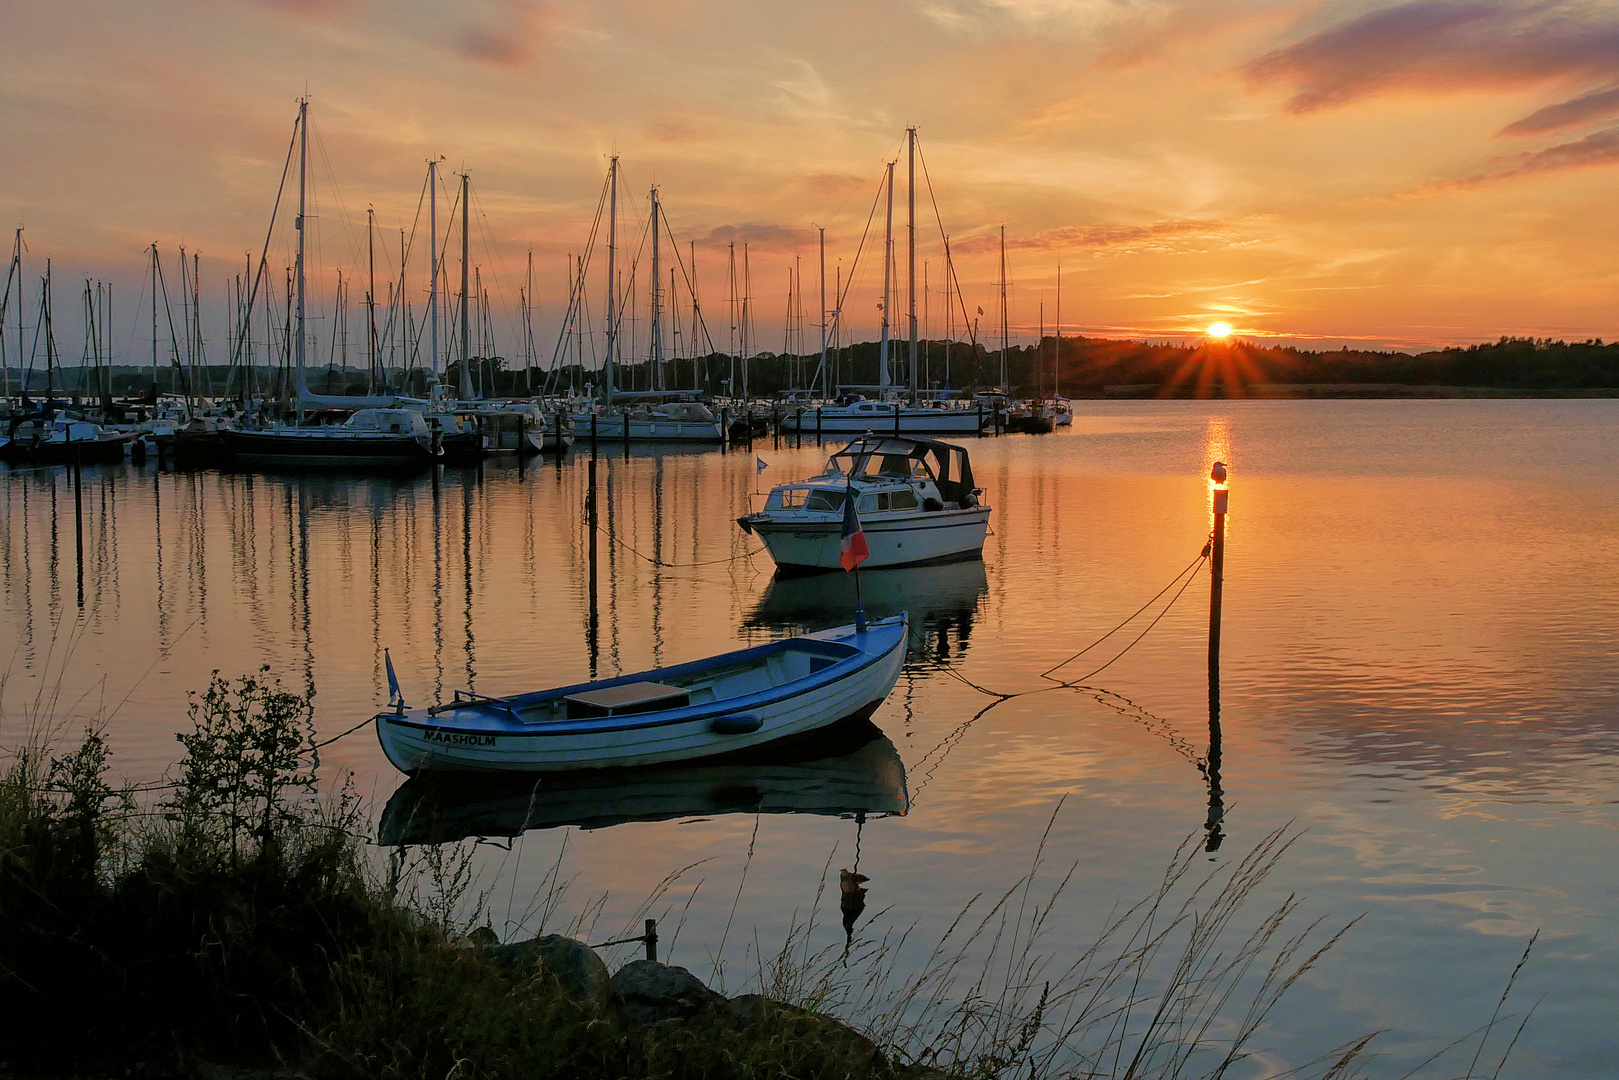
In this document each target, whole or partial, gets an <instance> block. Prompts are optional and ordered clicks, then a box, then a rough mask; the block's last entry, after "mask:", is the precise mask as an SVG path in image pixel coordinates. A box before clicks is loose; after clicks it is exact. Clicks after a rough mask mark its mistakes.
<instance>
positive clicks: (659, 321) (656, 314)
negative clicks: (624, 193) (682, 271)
mask: <svg viewBox="0 0 1619 1080" xmlns="http://www.w3.org/2000/svg"><path fill="white" fill-rule="evenodd" d="M661 287H662V280H661V278H660V277H659V275H658V189H657V186H656V185H654V186H653V188H652V338H651V346H652V388H653V389H654V390H662V389H663V313H662V308H660V307H659V306H658V300H659V296H658V290H659V289H660V288H661Z"/></svg>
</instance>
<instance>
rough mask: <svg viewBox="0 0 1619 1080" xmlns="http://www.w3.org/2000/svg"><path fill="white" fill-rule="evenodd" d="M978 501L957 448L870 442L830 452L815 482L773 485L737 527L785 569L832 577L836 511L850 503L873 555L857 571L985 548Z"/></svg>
mask: <svg viewBox="0 0 1619 1080" xmlns="http://www.w3.org/2000/svg"><path fill="white" fill-rule="evenodd" d="M980 494H981V489H979V488H976V487H974V486H973V472H972V464H971V462H970V460H969V459H968V456H967V451H966V450H964V449H962V448H961V447H959V446H955V445H953V444H951V443H945V442H939V441H937V440H935V439H921V438H907V437H903V436H892V435H889V436H877V435H868V436H866V437H865V438H862V439H856V440H855V441H854V442H852V443H850V444H849V445H848V446H846V447H844V448H843V449H842V450H840V451H838V452H837V453H836V454H833V455H832V457H831V459H830V460H828V462H827V465H826V470H825V471H824V472H822V473H821V474H820V475H819V476H814V477H811V478H810V479H808V480H801V481H798V482H796V483H791V484H779V485H777V486H776V487H773V488H771V489H770V496H769V498H767V499H766V500H765V504H764V508H763V509H762V510H759V511H756V512H754V513H751V514H748V515H746V516H744V517H740V518H737V524H738V525H740V526H741V527H742V530H743V531H744V532H748V533H752V534H754V535H756V536H758V537H759V539H760V540H761V541H763V542H764V545H765V548H766V549H767V550H768V551H769V552H770V557H771V558H772V559H774V560H776V566H777V567H778V568H779V569H781V570H783V571H786V572H789V573H791V572H804V571H813V570H837V569H840V568H841V567H842V562H841V555H842V550H841V548H842V544H841V536H842V531H843V504H844V500H845V499H847V498H850V497H853V498H855V499H858V500H859V501H858V502H857V503H856V504H855V508H856V510H857V511H858V512H859V514H860V523H861V526H862V528H863V529H864V531H865V534H866V544H867V546H868V548H869V549H870V552H871V554H870V556H869V558H867V560H866V561H865V563H864V564H863V565H864V566H866V567H868V568H870V569H876V568H878V567H883V566H910V565H914V564H916V563H929V562H945V561H948V560H950V559H965V558H974V557H976V556H978V555H979V554H980V553H982V551H983V550H984V538H985V537H986V536H987V535H988V532H989V512H990V508H989V507H987V506H985V505H983V504H982V503H981V502H979V501H978V497H979V495H980Z"/></svg>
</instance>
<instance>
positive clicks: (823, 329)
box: [816, 225, 831, 415]
mask: <svg viewBox="0 0 1619 1080" xmlns="http://www.w3.org/2000/svg"><path fill="white" fill-rule="evenodd" d="M816 228H818V229H820V231H821V367H820V374H821V397H823V398H825V397H829V396H831V395H829V394H828V393H827V383H826V229H825V227H824V226H819V225H818V226H816ZM817 415H819V414H817Z"/></svg>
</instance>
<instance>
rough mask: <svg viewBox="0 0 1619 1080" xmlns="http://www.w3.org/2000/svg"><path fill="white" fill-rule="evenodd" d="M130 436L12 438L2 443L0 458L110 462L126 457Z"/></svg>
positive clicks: (40, 462) (52, 462) (53, 462)
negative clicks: (65, 438)
mask: <svg viewBox="0 0 1619 1080" xmlns="http://www.w3.org/2000/svg"><path fill="white" fill-rule="evenodd" d="M130 442H131V437H130V436H127V435H119V436H116V437H113V438H102V439H72V440H68V441H61V440H51V439H41V440H38V441H34V440H30V439H13V440H10V441H9V442H7V443H5V444H4V446H0V461H13V462H19V463H21V462H31V463H33V464H36V465H72V464H73V463H74V462H79V463H81V464H84V465H110V464H116V463H118V462H120V461H123V460H124V448H125V447H127V446H128V445H129V443H130Z"/></svg>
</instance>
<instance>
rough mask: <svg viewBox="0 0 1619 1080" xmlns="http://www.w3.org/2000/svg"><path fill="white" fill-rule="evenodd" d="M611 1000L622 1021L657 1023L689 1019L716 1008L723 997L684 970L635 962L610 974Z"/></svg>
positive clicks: (651, 962) (643, 961)
mask: <svg viewBox="0 0 1619 1080" xmlns="http://www.w3.org/2000/svg"><path fill="white" fill-rule="evenodd" d="M613 1001H614V1003H615V1004H616V1005H617V1006H618V1009H619V1015H620V1016H621V1017H622V1018H623V1019H625V1020H627V1021H629V1022H632V1023H637V1024H655V1023H657V1022H658V1021H659V1020H668V1019H682V1020H685V1019H690V1018H691V1017H694V1016H696V1015H698V1014H699V1013H701V1012H704V1011H706V1010H710V1009H716V1008H718V1007H719V1006H721V1005H722V1004H724V1002H725V998H724V997H722V996H721V995H719V994H717V993H715V992H714V991H712V990H710V989H709V988H708V987H706V986H704V985H703V983H702V980H700V979H698V978H697V976H695V975H693V974H692V973H691V972H689V971H687V970H686V969H685V968H683V967H670V966H669V965H668V964H660V963H658V962H657V961H656V960H636V961H634V962H633V963H629V964H625V965H624V966H623V967H621V968H619V969H618V971H617V973H616V974H614V975H613Z"/></svg>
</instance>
